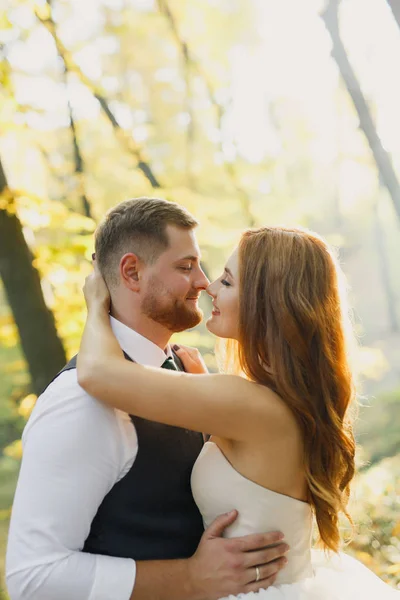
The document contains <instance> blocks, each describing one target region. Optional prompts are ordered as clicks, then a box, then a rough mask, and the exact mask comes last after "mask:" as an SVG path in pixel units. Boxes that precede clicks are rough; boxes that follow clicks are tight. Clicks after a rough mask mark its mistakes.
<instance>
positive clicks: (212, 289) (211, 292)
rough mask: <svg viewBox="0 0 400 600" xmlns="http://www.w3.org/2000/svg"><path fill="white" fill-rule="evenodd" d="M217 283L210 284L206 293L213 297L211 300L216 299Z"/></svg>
mask: <svg viewBox="0 0 400 600" xmlns="http://www.w3.org/2000/svg"><path fill="white" fill-rule="evenodd" d="M215 283H216V282H215V281H213V282H212V283H210V285H209V286H208V288H206V292H207V294H208V295H209V296H211V298H216V295H217V294H216V285H215Z"/></svg>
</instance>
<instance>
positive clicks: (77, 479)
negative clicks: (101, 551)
mask: <svg viewBox="0 0 400 600" xmlns="http://www.w3.org/2000/svg"><path fill="white" fill-rule="evenodd" d="M132 437H134V436H132ZM122 440H123V437H122V435H121V431H120V429H119V423H118V420H117V418H116V415H115V412H114V411H113V410H111V411H110V410H109V409H106V410H104V407H102V406H101V404H100V403H99V402H97V401H96V400H94V399H93V398H90V397H89V396H87V395H86V394H85V393H84V392H83V390H81V389H80V388H79V386H78V385H77V383H76V372H75V371H69V372H66V373H63V374H62V375H60V376H59V377H58V378H57V380H56V381H55V382H54V383H53V384H52V385H51V386H50V387H49V388H48V389H47V390H46V392H45V393H44V394H43V396H42V397H41V398H40V399H39V400H38V405H37V406H36V407H35V409H34V411H33V414H32V416H31V419H30V421H29V423H28V425H27V427H26V430H25V432H24V436H23V441H24V455H23V460H22V465H21V471H20V475H19V480H18V484H17V489H16V494H15V498H14V504H13V510H12V517H11V524H10V532H9V539H8V548H7V560H6V574H7V585H8V589H9V593H10V597H11V600H54V599H55V598H57V600H72V599H73V600H89V599H90V600H128V599H129V596H130V594H131V592H132V588H133V585H134V580H135V570H136V568H135V562H134V561H133V560H130V559H123V558H115V557H109V556H100V555H93V554H88V553H84V552H82V548H83V546H84V542H85V540H86V538H87V536H88V535H89V532H90V526H91V523H92V521H93V518H94V516H95V515H96V512H97V510H98V507H99V506H100V504H101V502H102V500H103V498H104V497H105V495H106V494H107V493H108V492H109V491H110V489H111V488H112V486H113V485H114V484H115V483H116V481H117V480H118V478H119V477H120V475H121V470H122V468H123V466H124V465H123V463H124V461H125V462H126V455H127V454H128V453H127V452H126V453H124V446H123V441H122ZM133 441H134V440H133ZM133 458H134V449H133V448H132V460H133Z"/></svg>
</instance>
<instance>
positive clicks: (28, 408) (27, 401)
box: [18, 394, 37, 419]
mask: <svg viewBox="0 0 400 600" xmlns="http://www.w3.org/2000/svg"><path fill="white" fill-rule="evenodd" d="M36 400H37V396H36V395H35V394H29V395H28V396H26V397H25V398H24V399H23V400H22V402H21V404H20V405H19V408H18V412H19V414H20V415H21V416H22V417H25V419H27V418H28V417H29V415H30V414H31V412H32V410H33V407H34V406H35V402H36Z"/></svg>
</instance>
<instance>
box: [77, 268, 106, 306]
mask: <svg viewBox="0 0 400 600" xmlns="http://www.w3.org/2000/svg"><path fill="white" fill-rule="evenodd" d="M83 294H84V296H85V300H86V306H87V309H88V311H90V310H91V309H92V308H95V307H98V308H104V310H106V311H107V312H109V310H110V303H111V298H110V292H109V291H108V287H107V284H106V282H105V281H104V279H103V277H102V275H101V273H100V270H99V267H98V265H97V263H96V260H93V273H90V275H88V276H87V277H86V279H85V285H84V286H83Z"/></svg>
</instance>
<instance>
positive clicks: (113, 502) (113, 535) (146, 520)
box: [59, 355, 204, 560]
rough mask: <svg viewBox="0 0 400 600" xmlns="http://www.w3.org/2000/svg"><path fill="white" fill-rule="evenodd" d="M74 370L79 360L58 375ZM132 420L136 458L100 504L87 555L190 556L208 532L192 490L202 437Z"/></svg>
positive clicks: (150, 422) (140, 558)
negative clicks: (193, 474) (136, 451)
mask: <svg viewBox="0 0 400 600" xmlns="http://www.w3.org/2000/svg"><path fill="white" fill-rule="evenodd" d="M125 357H126V358H127V359H128V360H130V359H129V357H128V356H127V355H125ZM175 358H176V357H175ZM177 362H178V361H177ZM74 368H76V357H74V358H73V359H72V360H71V361H70V362H69V363H68V364H67V365H66V366H65V367H64V369H63V370H62V371H61V372H60V373H59V374H61V373H63V372H64V371H67V370H70V369H74ZM131 420H132V423H133V424H134V426H135V429H136V433H137V437H138V445H139V450H138V454H137V457H136V459H135V461H134V463H133V466H132V468H131V469H130V471H129V472H128V473H127V474H126V475H125V477H123V479H121V480H120V481H119V482H118V483H116V484H115V485H114V487H113V488H112V489H111V490H110V492H109V493H108V494H107V496H105V498H104V500H103V502H102V503H101V505H100V507H99V509H98V511H97V514H96V516H95V518H94V519H93V522H92V525H91V529H90V533H89V536H88V538H87V540H86V542H85V545H84V548H83V552H90V553H93V554H106V555H109V556H118V557H122V558H133V559H135V560H154V559H170V558H188V557H189V556H191V555H192V554H193V553H194V552H195V550H196V548H197V546H198V543H199V541H200V538H201V536H202V533H203V531H204V529H203V522H202V518H201V515H200V513H199V510H198V508H197V506H196V504H195V502H194V500H193V496H192V493H191V489H190V475H191V471H192V468H193V465H194V462H195V460H196V458H197V457H198V455H199V453H200V451H201V448H202V446H203V436H202V434H200V433H196V432H193V431H188V430H186V429H181V428H180V427H172V426H170V425H163V424H161V423H154V422H152V421H147V420H146V419H141V418H139V417H135V416H132V415H131Z"/></svg>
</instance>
